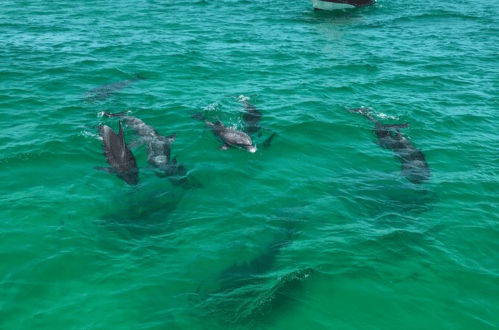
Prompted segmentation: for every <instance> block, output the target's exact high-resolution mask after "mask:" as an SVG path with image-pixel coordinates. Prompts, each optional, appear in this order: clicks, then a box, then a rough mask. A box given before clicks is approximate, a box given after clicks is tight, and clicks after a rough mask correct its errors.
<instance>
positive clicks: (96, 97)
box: [85, 73, 146, 102]
mask: <svg viewBox="0 0 499 330" xmlns="http://www.w3.org/2000/svg"><path fill="white" fill-rule="evenodd" d="M134 76H135V77H134V78H133V79H129V80H125V81H118V82H115V83H112V84H108V85H103V86H99V87H97V88H94V89H92V90H90V91H88V92H87V93H85V100H86V101H88V102H93V101H103V100H105V99H107V98H108V97H110V96H111V95H113V94H114V93H115V92H117V91H119V90H122V89H123V88H125V87H127V86H128V85H130V84H132V83H134V82H135V81H137V80H142V79H146V78H144V77H141V76H139V75H138V74H137V73H136V74H135V75H134Z"/></svg>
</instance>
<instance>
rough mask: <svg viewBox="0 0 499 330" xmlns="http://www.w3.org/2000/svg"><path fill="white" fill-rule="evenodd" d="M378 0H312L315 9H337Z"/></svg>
mask: <svg viewBox="0 0 499 330" xmlns="http://www.w3.org/2000/svg"><path fill="white" fill-rule="evenodd" d="M375 3H376V0H312V5H313V6H314V9H315V10H337V9H348V8H356V7H365V6H370V5H374V4H375Z"/></svg>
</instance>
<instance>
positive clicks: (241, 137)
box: [191, 113, 256, 153]
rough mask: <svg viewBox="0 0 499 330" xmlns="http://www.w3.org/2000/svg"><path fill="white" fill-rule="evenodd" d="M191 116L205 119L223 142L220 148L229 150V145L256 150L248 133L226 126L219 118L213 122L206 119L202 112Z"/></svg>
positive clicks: (207, 125)
mask: <svg viewBox="0 0 499 330" xmlns="http://www.w3.org/2000/svg"><path fill="white" fill-rule="evenodd" d="M191 118H194V119H197V120H200V121H203V122H204V123H205V124H206V127H207V128H209V129H211V130H212V132H213V134H214V135H215V136H216V137H217V138H218V139H219V140H220V141H221V142H222V143H223V145H222V146H221V147H220V148H218V149H220V150H227V149H229V147H234V148H239V149H243V150H247V151H249V152H252V153H253V152H255V151H256V147H255V146H253V141H252V140H251V138H250V137H249V135H248V134H246V133H244V132H243V131H239V130H236V129H234V128H231V127H226V126H224V124H223V123H222V122H221V121H220V119H218V118H216V117H215V118H216V119H217V122H216V123H212V122H209V121H207V120H206V118H205V117H204V116H203V114H202V113H196V114H194V115H193V116H191Z"/></svg>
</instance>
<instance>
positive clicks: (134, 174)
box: [95, 121, 139, 185]
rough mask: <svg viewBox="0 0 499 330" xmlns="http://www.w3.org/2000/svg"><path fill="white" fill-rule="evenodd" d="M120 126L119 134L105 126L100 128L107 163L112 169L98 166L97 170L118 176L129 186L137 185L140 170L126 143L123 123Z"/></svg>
mask: <svg viewBox="0 0 499 330" xmlns="http://www.w3.org/2000/svg"><path fill="white" fill-rule="evenodd" d="M119 125H120V130H119V132H118V134H116V133H115V132H114V131H113V130H112V129H111V128H110V127H109V126H106V125H103V126H101V127H99V134H100V135H101V137H102V145H103V146H102V150H103V152H104V156H105V157H106V160H107V163H108V164H109V165H110V166H111V167H100V166H96V167H95V169H96V170H101V171H105V172H108V173H111V174H116V175H117V176H118V177H119V178H120V179H122V180H123V181H125V182H126V183H128V184H129V185H136V184H137V183H138V182H139V168H138V167H137V162H136V161H135V157H134V156H133V153H132V152H131V151H130V149H128V146H127V145H126V143H125V138H124V135H123V127H122V126H121V121H120V122H119Z"/></svg>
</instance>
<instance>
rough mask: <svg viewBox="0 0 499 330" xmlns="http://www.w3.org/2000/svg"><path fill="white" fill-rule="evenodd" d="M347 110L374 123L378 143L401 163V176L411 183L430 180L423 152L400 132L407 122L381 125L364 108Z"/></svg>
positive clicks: (428, 168)
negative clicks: (390, 151)
mask: <svg viewBox="0 0 499 330" xmlns="http://www.w3.org/2000/svg"><path fill="white" fill-rule="evenodd" d="M348 111H350V112H353V113H360V114H362V115H364V116H365V117H367V118H368V119H369V120H370V121H372V122H373V123H374V125H375V126H374V133H375V134H376V136H377V137H378V144H379V145H380V146H381V147H383V148H385V149H390V150H392V151H393V152H394V153H395V155H396V156H397V158H398V159H399V160H400V162H401V163H402V175H403V176H405V177H406V178H407V179H408V180H409V181H411V182H413V183H421V182H423V181H428V180H430V176H431V174H430V166H429V165H428V163H427V162H426V159H425V156H424V154H423V152H421V150H419V149H416V148H414V147H413V146H412V144H411V143H410V142H409V141H408V140H407V139H406V138H404V137H403V136H402V134H401V133H400V129H401V128H407V127H409V124H401V125H381V124H380V123H379V122H378V121H377V120H376V119H374V118H373V117H372V116H371V115H370V114H369V113H368V112H367V111H366V110H365V109H362V108H359V109H349V110H348Z"/></svg>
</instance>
